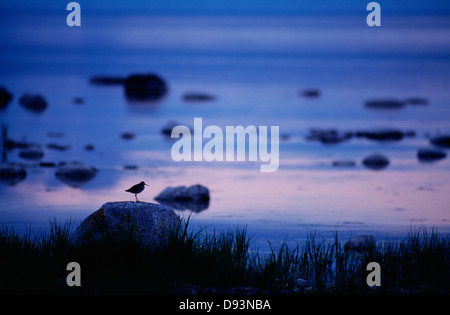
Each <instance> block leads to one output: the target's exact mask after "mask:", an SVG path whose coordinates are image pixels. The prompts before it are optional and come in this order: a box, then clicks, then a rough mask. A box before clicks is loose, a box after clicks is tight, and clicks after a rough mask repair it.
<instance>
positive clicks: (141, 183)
mask: <svg viewBox="0 0 450 315" xmlns="http://www.w3.org/2000/svg"><path fill="white" fill-rule="evenodd" d="M139 184H140V185H145V186H148V185H147V184H146V183H145V182H140V183H139Z"/></svg>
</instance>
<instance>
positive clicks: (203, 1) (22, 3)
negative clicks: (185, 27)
mask: <svg viewBox="0 0 450 315" xmlns="http://www.w3.org/2000/svg"><path fill="white" fill-rule="evenodd" d="M69 2H71V0H66V1H61V0H39V1H35V0H15V1H1V2H0V10H3V11H5V10H7V9H9V10H13V11H20V10H48V11H56V10H60V9H61V8H62V10H65V6H66V5H67V4H68V3H69ZM76 2H78V3H79V4H80V6H81V9H82V10H84V12H86V11H87V12H92V13H96V12H99V11H105V12H111V11H122V12H123V11H129V12H136V11H137V12H149V13H305V14H308V13H325V14H329V13H356V12H360V11H361V10H363V11H365V8H366V6H367V4H368V3H369V2H371V0H79V1H76ZM377 2H378V3H379V4H380V6H381V9H382V10H383V13H391V14H402V13H404V14H408V13H416V14H417V13H422V14H449V15H450V1H449V0H379V1H377Z"/></svg>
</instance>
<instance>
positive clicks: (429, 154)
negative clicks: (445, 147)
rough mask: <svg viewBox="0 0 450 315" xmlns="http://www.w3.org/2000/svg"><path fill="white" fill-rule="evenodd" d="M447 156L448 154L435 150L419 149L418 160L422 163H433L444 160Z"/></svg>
mask: <svg viewBox="0 0 450 315" xmlns="http://www.w3.org/2000/svg"><path fill="white" fill-rule="evenodd" d="M446 156H447V153H445V152H442V151H438V150H433V149H419V150H418V151H417V158H418V159H419V161H420V162H433V161H436V160H440V159H443V158H445V157H446Z"/></svg>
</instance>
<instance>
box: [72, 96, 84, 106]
mask: <svg viewBox="0 0 450 315" xmlns="http://www.w3.org/2000/svg"><path fill="white" fill-rule="evenodd" d="M73 103H74V104H75V105H82V104H84V98H82V97H80V96H77V97H74V98H73Z"/></svg>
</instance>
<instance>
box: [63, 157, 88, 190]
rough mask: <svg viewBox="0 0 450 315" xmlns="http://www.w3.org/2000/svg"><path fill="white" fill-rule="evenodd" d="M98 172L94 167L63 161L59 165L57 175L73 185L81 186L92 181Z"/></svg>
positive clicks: (64, 181)
mask: <svg viewBox="0 0 450 315" xmlns="http://www.w3.org/2000/svg"><path fill="white" fill-rule="evenodd" d="M96 173H97V170H96V169H95V168H93V167H89V166H86V165H84V164H82V163H78V162H70V163H62V164H60V165H59V166H58V168H57V169H56V172H55V176H56V177H57V178H58V179H59V180H60V181H62V182H63V183H65V184H67V185H69V186H71V187H76V188H77V187H81V186H83V185H84V184H85V183H87V182H89V181H91V180H92V179H93V178H94V177H95V175H96Z"/></svg>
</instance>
